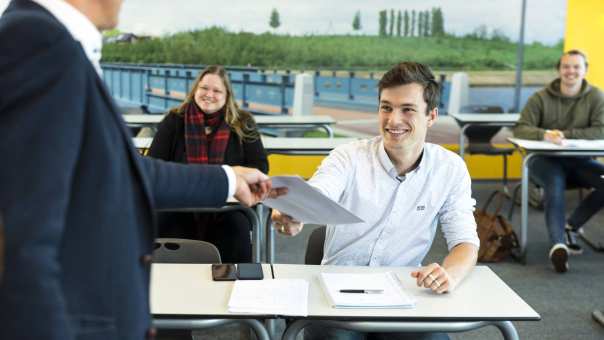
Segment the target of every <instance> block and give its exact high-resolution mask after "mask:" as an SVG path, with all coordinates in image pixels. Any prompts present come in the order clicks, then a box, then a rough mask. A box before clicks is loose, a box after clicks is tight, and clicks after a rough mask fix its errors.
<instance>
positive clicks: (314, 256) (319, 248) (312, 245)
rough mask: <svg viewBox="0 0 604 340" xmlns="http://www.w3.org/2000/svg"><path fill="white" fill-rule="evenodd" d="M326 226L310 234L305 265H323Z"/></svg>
mask: <svg viewBox="0 0 604 340" xmlns="http://www.w3.org/2000/svg"><path fill="white" fill-rule="evenodd" d="M325 230H326V227H325V226H320V227H318V228H317V229H315V230H313V231H312V233H310V237H309V238H308V244H307V245H306V255H305V256H304V263H305V264H321V260H323V245H324V244H325Z"/></svg>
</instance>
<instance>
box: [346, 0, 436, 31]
mask: <svg viewBox="0 0 604 340" xmlns="http://www.w3.org/2000/svg"><path fill="white" fill-rule="evenodd" d="M360 15H361V14H360V12H358V11H357V13H356V14H355V17H354V19H353V29H355V30H358V29H360ZM378 20H379V22H378V23H379V29H378V35H379V36H380V37H394V36H397V37H439V36H444V35H445V18H444V16H443V12H442V9H440V7H434V8H432V9H431V10H423V11H418V10H411V11H410V10H407V9H406V10H404V11H401V10H398V11H397V12H396V15H395V11H394V9H390V11H388V10H386V9H384V10H381V11H380V12H379V18H378ZM357 21H358V24H357V25H355V22H357ZM355 26H356V27H359V28H355Z"/></svg>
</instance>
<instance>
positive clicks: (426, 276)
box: [411, 263, 457, 294]
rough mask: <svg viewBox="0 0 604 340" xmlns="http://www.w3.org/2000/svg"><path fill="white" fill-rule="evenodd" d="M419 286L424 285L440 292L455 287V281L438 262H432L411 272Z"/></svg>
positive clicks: (448, 290)
mask: <svg viewBox="0 0 604 340" xmlns="http://www.w3.org/2000/svg"><path fill="white" fill-rule="evenodd" d="M411 276H412V277H414V278H416V279H417V285H418V286H419V287H426V288H430V289H432V291H434V292H436V293H438V294H442V293H446V292H450V291H452V290H453V289H455V286H456V285H457V282H456V281H455V280H454V279H453V278H452V277H451V275H449V273H447V271H446V270H445V268H443V267H441V266H440V265H439V264H438V263H432V264H429V265H427V266H424V267H421V268H420V269H418V270H416V271H414V272H412V273H411Z"/></svg>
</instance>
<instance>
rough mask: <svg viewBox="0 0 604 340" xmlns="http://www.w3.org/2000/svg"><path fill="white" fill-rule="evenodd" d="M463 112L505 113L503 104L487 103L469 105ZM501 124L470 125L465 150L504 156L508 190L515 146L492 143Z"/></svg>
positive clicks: (505, 190) (469, 152)
mask: <svg viewBox="0 0 604 340" xmlns="http://www.w3.org/2000/svg"><path fill="white" fill-rule="evenodd" d="M460 112H463V113H492V114H501V113H504V111H503V108H501V106H485V105H467V106H463V107H462V108H461V109H460ZM499 130H501V127H500V126H488V125H471V126H468V127H467V128H466V129H465V131H464V134H465V136H466V138H468V145H467V146H466V149H465V152H466V153H468V154H474V155H487V156H502V157H503V188H504V189H503V190H504V192H506V193H507V192H508V188H507V184H508V156H511V155H512V154H513V153H514V148H496V147H495V146H493V144H492V143H491V139H493V136H495V135H496V134H497V133H498V132H499Z"/></svg>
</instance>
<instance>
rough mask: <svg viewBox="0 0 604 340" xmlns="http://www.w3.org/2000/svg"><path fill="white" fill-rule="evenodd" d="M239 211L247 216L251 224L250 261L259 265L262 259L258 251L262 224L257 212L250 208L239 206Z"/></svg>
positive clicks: (260, 243)
mask: <svg viewBox="0 0 604 340" xmlns="http://www.w3.org/2000/svg"><path fill="white" fill-rule="evenodd" d="M241 208H242V209H241V211H242V212H243V213H244V214H245V215H246V216H247V218H248V219H249V220H250V222H251V223H252V245H253V249H252V250H253V252H252V261H253V262H255V263H261V262H262V257H261V254H260V250H261V249H262V239H261V238H262V236H261V235H262V224H261V222H260V215H258V213H257V211H256V210H254V209H252V208H247V207H244V206H241Z"/></svg>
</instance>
